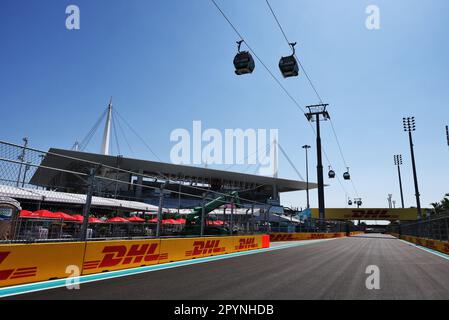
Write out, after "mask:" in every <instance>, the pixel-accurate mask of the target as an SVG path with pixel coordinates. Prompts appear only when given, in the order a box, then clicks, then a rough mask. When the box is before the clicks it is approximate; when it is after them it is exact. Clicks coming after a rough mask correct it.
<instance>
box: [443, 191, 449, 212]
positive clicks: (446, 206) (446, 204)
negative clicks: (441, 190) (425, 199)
mask: <svg viewBox="0 0 449 320" xmlns="http://www.w3.org/2000/svg"><path fill="white" fill-rule="evenodd" d="M448 197H449V193H446V194H445V195H444V199H443V200H441V206H442V209H443V211H449V199H448Z"/></svg>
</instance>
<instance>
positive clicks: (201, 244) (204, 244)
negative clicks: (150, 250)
mask: <svg viewBox="0 0 449 320" xmlns="http://www.w3.org/2000/svg"><path fill="white" fill-rule="evenodd" d="M161 252H168V261H179V260H188V259H195V258H201V257H207V256H214V255H218V254H226V253H231V252H234V250H233V239H232V237H210V238H188V239H162V240H161Z"/></svg>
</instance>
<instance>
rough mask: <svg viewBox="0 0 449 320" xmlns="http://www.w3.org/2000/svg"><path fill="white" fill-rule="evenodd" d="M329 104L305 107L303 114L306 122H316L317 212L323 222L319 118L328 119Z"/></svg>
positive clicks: (322, 179)
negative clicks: (305, 111)
mask: <svg viewBox="0 0 449 320" xmlns="http://www.w3.org/2000/svg"><path fill="white" fill-rule="evenodd" d="M328 105H329V104H316V105H311V106H307V107H306V108H307V109H309V112H307V113H306V114H305V116H306V118H307V120H309V121H311V122H313V121H315V122H316V153H317V167H316V169H317V178H318V212H319V218H320V220H324V219H325V217H326V215H325V207H324V178H323V160H322V156H321V136H320V117H321V118H322V119H323V120H324V121H326V120H329V119H330V116H329V113H328V112H327V110H326V108H327V106H328Z"/></svg>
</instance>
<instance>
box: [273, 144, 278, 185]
mask: <svg viewBox="0 0 449 320" xmlns="http://www.w3.org/2000/svg"><path fill="white" fill-rule="evenodd" d="M273 152H274V154H273V158H274V159H273V178H277V177H278V141H277V139H276V138H274V139H273Z"/></svg>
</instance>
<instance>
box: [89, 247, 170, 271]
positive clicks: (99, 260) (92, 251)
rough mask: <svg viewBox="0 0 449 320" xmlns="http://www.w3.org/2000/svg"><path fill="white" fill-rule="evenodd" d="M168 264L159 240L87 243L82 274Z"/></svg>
mask: <svg viewBox="0 0 449 320" xmlns="http://www.w3.org/2000/svg"><path fill="white" fill-rule="evenodd" d="M164 262H168V252H166V251H161V241H160V240H126V241H122V240H120V241H99V242H87V244H86V254H85V258H84V263H83V274H92V273H98V272H104V271H113V270H120V269H128V268H136V267H143V266H148V265H152V264H157V263H164Z"/></svg>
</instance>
